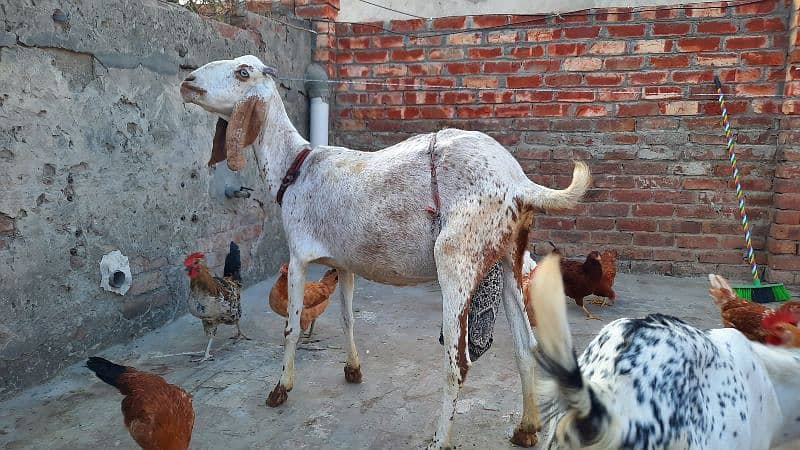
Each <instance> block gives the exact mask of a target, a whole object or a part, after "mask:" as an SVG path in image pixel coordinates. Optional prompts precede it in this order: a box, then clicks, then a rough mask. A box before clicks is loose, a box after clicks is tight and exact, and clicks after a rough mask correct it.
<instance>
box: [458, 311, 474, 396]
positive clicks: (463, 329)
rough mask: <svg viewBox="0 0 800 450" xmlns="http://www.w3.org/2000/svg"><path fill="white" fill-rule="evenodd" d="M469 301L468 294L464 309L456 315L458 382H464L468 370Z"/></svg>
mask: <svg viewBox="0 0 800 450" xmlns="http://www.w3.org/2000/svg"><path fill="white" fill-rule="evenodd" d="M471 302H472V296H471V295H470V298H468V299H467V302H466V303H465V304H464V309H462V310H461V313H459V315H458V324H459V327H460V328H459V333H458V344H457V347H456V364H457V365H458V369H459V371H460V373H461V378H460V379H459V380H458V383H459V384H463V383H464V380H466V378H467V372H468V371H469V363H468V362H467V319H468V318H469V307H470V306H471V305H470V303H471Z"/></svg>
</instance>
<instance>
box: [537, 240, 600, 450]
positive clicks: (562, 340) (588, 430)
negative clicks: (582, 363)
mask: <svg viewBox="0 0 800 450" xmlns="http://www.w3.org/2000/svg"><path fill="white" fill-rule="evenodd" d="M559 260H560V257H559V256H558V255H556V254H549V255H547V256H545V257H544V258H543V259H542V261H541V262H540V263H539V264H538V266H537V268H536V274H535V275H534V277H533V279H532V280H531V285H530V288H529V289H528V296H529V298H528V299H527V300H529V301H530V302H532V304H533V310H534V313H535V315H536V323H537V331H538V333H537V334H538V337H539V345H538V347H537V348H536V351H535V357H536V361H537V363H538V365H539V368H540V369H541V373H543V380H542V381H546V382H544V383H539V384H540V386H539V392H538V394H539V397H540V399H542V400H544V401H546V402H548V403H550V405H549V406H550V411H548V412H547V414H546V415H547V416H549V417H551V418H553V419H555V418H556V417H560V419H558V424H557V426H556V427H555V436H554V437H555V439H556V441H557V442H558V443H559V445H560V446H563V447H565V448H581V447H585V446H588V445H592V444H595V443H598V442H600V441H601V440H603V439H604V437H606V436H607V435H608V431H609V430H608V428H609V422H610V420H609V419H610V416H609V413H608V409H607V408H606V407H605V405H604V404H603V403H602V402H601V401H600V399H598V398H597V396H596V395H595V392H594V391H593V390H592V388H591V386H590V385H589V384H588V383H587V382H586V380H584V378H583V374H582V373H581V370H580V367H579V366H578V360H577V358H576V356H575V349H574V347H573V346H572V335H571V334H570V329H569V323H568V322H567V307H566V300H565V296H564V282H563V279H562V278H561V268H560V263H559Z"/></svg>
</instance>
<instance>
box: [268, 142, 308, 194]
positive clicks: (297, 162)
mask: <svg viewBox="0 0 800 450" xmlns="http://www.w3.org/2000/svg"><path fill="white" fill-rule="evenodd" d="M309 153H311V148H309V147H305V148H304V149H303V150H301V151H300V153H298V154H297V156H295V158H294V161H292V165H291V166H289V168H288V169H286V175H285V176H284V177H283V179H282V180H281V187H280V188H278V195H277V196H276V197H275V201H277V202H278V206H283V194H284V193H285V192H286V188H288V187H289V186H291V185H293V184H294V182H295V181H297V174H298V173H299V172H300V167H301V166H302V165H303V162H304V161H305V160H306V158H307V157H308V154H309Z"/></svg>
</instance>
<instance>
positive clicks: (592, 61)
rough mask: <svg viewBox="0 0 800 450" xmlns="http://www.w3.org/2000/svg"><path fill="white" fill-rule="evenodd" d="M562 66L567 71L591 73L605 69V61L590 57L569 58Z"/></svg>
mask: <svg viewBox="0 0 800 450" xmlns="http://www.w3.org/2000/svg"><path fill="white" fill-rule="evenodd" d="M561 66H562V68H563V70H565V71H574V72H591V71H595V70H600V68H601V67H603V60H602V59H600V58H588V57H578V58H569V59H566V60H564V62H563V63H562V65H561Z"/></svg>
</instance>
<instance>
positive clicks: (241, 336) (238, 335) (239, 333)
mask: <svg viewBox="0 0 800 450" xmlns="http://www.w3.org/2000/svg"><path fill="white" fill-rule="evenodd" d="M231 339H236V340H237V341H238V340H240V339H244V340H245V341H252V339H250V338H249V337H247V336H245V334H244V333H242V329H241V328H240V327H239V324H238V323H237V324H236V334H235V335H233V336H231Z"/></svg>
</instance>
